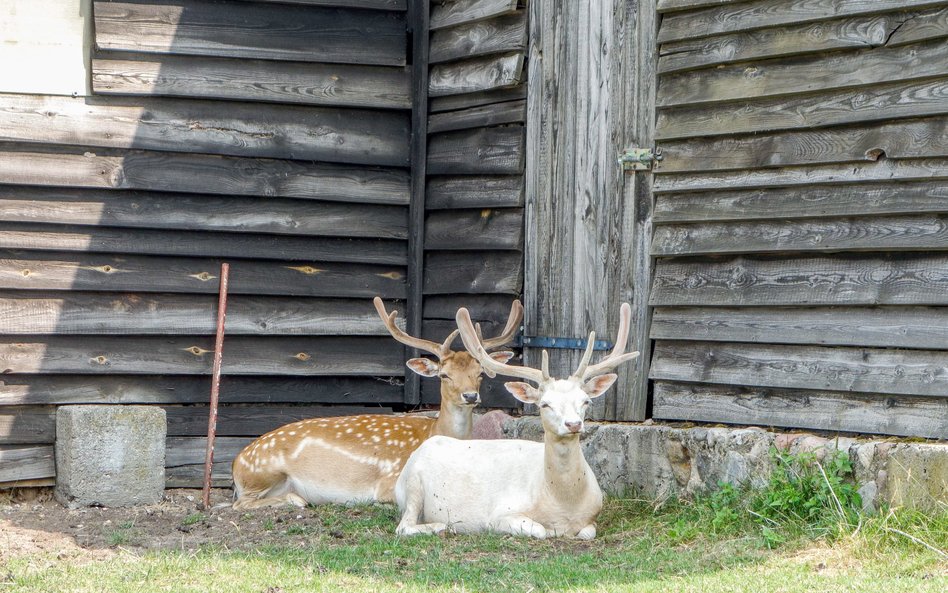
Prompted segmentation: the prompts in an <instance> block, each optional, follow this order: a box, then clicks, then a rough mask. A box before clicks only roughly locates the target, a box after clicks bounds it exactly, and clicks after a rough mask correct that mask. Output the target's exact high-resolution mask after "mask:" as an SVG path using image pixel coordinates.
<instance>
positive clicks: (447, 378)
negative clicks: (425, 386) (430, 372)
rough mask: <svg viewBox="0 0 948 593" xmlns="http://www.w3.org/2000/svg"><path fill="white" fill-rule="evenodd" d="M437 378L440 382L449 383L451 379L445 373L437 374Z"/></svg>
mask: <svg viewBox="0 0 948 593" xmlns="http://www.w3.org/2000/svg"><path fill="white" fill-rule="evenodd" d="M438 378H439V379H441V380H442V381H444V380H448V381H450V380H451V377H449V376H448V375H447V374H446V373H438Z"/></svg>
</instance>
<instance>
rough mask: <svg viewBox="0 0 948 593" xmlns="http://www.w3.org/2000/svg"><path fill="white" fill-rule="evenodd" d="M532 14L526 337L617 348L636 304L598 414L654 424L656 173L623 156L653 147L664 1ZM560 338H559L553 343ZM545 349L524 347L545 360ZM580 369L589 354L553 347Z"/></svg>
mask: <svg viewBox="0 0 948 593" xmlns="http://www.w3.org/2000/svg"><path fill="white" fill-rule="evenodd" d="M529 8H530V43H529V50H530V54H529V58H528V63H529V75H528V85H529V86H528V88H529V92H528V99H527V165H526V167H527V173H526V175H527V179H526V207H527V214H526V238H525V258H526V264H525V277H524V299H525V307H526V326H525V332H524V333H525V336H527V339H528V340H530V339H533V338H537V340H538V341H537V342H536V343H538V344H543V343H544V340H543V338H554V337H556V338H582V339H584V338H585V337H586V335H587V333H588V332H589V331H590V330H595V331H596V332H597V339H600V340H608V341H611V340H613V339H614V338H615V332H616V328H617V326H618V315H619V305H620V303H622V302H630V303H632V305H633V311H634V317H633V324H634V327H633V336H632V344H631V348H635V349H638V350H640V351H641V352H642V356H640V357H639V359H638V360H637V361H636V362H635V363H633V364H628V365H625V367H624V368H623V369H622V370H621V372H620V380H619V383H618V385H617V386H616V387H615V388H613V389H612V390H610V391H609V393H608V394H607V396H605V397H603V398H599V399H598V400H597V401H596V403H595V407H594V409H593V410H592V412H591V414H590V415H591V417H594V418H600V419H613V420H641V419H643V418H644V417H645V412H646V401H647V387H648V386H647V374H648V359H649V350H650V343H649V340H648V326H649V314H648V286H649V281H650V270H651V263H650V256H649V251H648V243H649V240H650V234H651V232H650V225H651V222H650V221H651V210H652V197H651V196H652V194H651V173H650V172H649V171H648V170H642V171H636V170H629V171H626V170H625V169H624V168H623V166H622V165H621V164H620V163H619V162H618V161H619V157H620V155H622V154H623V153H625V152H626V151H628V150H630V149H633V148H644V149H649V148H651V147H652V146H653V123H654V120H655V115H654V99H653V97H654V63H655V48H656V41H655V29H656V23H655V19H656V8H655V0H642V1H634V0H608V1H604V2H591V3H585V2H559V1H556V0H537V1H535V2H531V3H530V5H529ZM547 343H548V342H547ZM542 349H543V348H542V347H527V348H525V349H524V351H525V358H526V360H527V363H528V364H532V365H537V364H539V353H540V351H541V350H542ZM548 350H549V352H550V354H551V363H552V368H553V370H554V372H555V373H558V374H568V373H570V372H571V371H572V369H574V368H575V367H576V365H577V363H578V362H579V359H580V357H581V356H582V350H580V349H561V348H557V347H555V345H554V347H552V348H548Z"/></svg>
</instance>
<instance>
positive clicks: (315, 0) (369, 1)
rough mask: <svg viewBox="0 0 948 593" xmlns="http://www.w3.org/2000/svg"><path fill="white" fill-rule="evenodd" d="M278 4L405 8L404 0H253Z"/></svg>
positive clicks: (385, 8)
mask: <svg viewBox="0 0 948 593" xmlns="http://www.w3.org/2000/svg"><path fill="white" fill-rule="evenodd" d="M254 2H267V3H279V4H305V5H308V6H344V7H347V8H369V9H373V10H405V8H406V7H407V5H408V3H407V1H406V0H254Z"/></svg>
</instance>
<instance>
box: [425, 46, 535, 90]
mask: <svg viewBox="0 0 948 593" xmlns="http://www.w3.org/2000/svg"><path fill="white" fill-rule="evenodd" d="M523 64H524V56H523V53H512V54H504V55H501V56H496V57H495V56H490V57H486V58H474V59H471V60H465V61H463V62H451V63H450V64H438V65H435V66H432V67H431V70H430V71H429V74H428V95H429V96H431V97H443V96H445V95H460V94H464V93H476V92H483V91H491V90H494V89H501V88H506V87H513V86H517V85H518V84H520V82H521V81H522V76H523Z"/></svg>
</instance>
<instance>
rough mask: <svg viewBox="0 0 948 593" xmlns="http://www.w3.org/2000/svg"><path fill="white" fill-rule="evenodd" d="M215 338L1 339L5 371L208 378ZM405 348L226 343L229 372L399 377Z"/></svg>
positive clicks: (388, 343)
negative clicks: (173, 375)
mask: <svg viewBox="0 0 948 593" xmlns="http://www.w3.org/2000/svg"><path fill="white" fill-rule="evenodd" d="M213 358H214V339H213V338H211V337H207V336H184V337H156V336H137V337H126V336H122V337H114V336H108V337H105V336H103V337H97V338H96V339H95V340H89V339H88V338H86V337H84V336H49V337H44V338H43V339H41V340H38V339H36V338H29V339H26V338H24V341H15V340H13V339H11V338H0V368H2V369H4V370H5V371H6V372H7V373H24V374H26V373H32V374H56V373H66V374H109V373H120V374H136V375H138V374H159V373H168V374H182V375H207V374H208V373H210V372H211V363H212V359H213ZM403 362H404V357H403V348H402V346H401V345H399V344H398V343H397V342H395V341H394V340H391V339H390V338H376V337H353V336H346V337H259V336H255V337H247V336H234V337H229V338H228V339H227V344H226V347H225V350H224V357H223V364H222V367H221V369H222V370H221V372H222V373H224V374H227V375H260V374H275V375H397V374H399V373H401V372H402V364H403Z"/></svg>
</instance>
